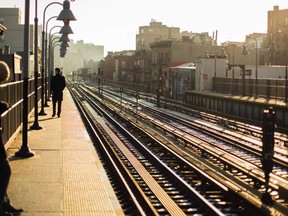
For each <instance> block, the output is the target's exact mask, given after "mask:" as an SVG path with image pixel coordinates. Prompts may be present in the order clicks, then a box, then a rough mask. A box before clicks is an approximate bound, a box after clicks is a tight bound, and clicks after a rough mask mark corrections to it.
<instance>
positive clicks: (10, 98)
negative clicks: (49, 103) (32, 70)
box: [0, 78, 41, 144]
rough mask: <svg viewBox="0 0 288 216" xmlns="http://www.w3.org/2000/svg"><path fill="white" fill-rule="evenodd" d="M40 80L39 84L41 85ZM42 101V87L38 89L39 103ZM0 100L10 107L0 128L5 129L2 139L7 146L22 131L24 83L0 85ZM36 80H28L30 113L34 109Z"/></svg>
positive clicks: (0, 119) (2, 117)
mask: <svg viewBox="0 0 288 216" xmlns="http://www.w3.org/2000/svg"><path fill="white" fill-rule="evenodd" d="M40 81H41V80H40V78H38V83H40ZM40 99H41V86H40V87H38V102H39V101H40ZM0 100H1V101H5V102H7V103H8V104H9V105H10V108H9V110H8V111H7V112H4V113H3V114H2V115H1V117H0V127H2V128H3V134H2V139H3V142H4V143H5V144H7V143H8V142H9V141H11V140H12V139H13V138H14V137H15V136H16V135H17V133H18V132H19V131H20V129H21V125H22V119H23V111H22V110H23V81H17V82H11V83H6V84H3V85H0ZM34 100H35V85H34V79H29V80H28V113H31V111H32V110H33V108H34Z"/></svg>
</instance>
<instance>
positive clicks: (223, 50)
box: [220, 47, 227, 58]
mask: <svg viewBox="0 0 288 216" xmlns="http://www.w3.org/2000/svg"><path fill="white" fill-rule="evenodd" d="M220 57H221V58H226V57H227V54H226V52H225V49H224V47H222V49H221V52H220Z"/></svg>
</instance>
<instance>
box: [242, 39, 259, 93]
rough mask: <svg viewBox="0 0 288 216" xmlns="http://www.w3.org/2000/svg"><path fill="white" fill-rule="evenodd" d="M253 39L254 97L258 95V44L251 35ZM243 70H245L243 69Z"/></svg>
mask: <svg viewBox="0 0 288 216" xmlns="http://www.w3.org/2000/svg"><path fill="white" fill-rule="evenodd" d="M251 38H253V39H254V40H255V85H256V89H255V97H256V98H257V97H258V45H257V39H256V38H254V37H251ZM244 72H245V71H244Z"/></svg>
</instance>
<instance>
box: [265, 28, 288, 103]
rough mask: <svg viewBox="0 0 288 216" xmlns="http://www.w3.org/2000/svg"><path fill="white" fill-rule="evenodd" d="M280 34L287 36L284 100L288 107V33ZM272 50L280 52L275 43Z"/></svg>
mask: <svg viewBox="0 0 288 216" xmlns="http://www.w3.org/2000/svg"><path fill="white" fill-rule="evenodd" d="M278 32H279V33H283V34H284V36H285V39H284V40H285V54H284V56H285V77H284V79H285V98H284V102H285V103H286V105H287V103H288V68H287V61H288V42H287V39H288V38H287V34H288V32H282V31H280V30H279V31H278ZM272 45H274V47H271V46H272ZM271 46H270V47H271V48H273V49H276V50H277V51H278V48H277V47H276V45H275V43H272V44H271ZM270 47H269V48H268V50H269V49H270Z"/></svg>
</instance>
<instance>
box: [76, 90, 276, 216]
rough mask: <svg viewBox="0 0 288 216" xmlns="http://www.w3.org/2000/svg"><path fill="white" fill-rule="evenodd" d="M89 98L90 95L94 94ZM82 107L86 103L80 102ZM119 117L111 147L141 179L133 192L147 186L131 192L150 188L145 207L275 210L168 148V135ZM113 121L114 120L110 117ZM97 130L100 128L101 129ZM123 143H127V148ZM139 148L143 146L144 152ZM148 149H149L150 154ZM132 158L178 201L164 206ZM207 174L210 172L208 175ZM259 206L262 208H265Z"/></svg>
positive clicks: (193, 210) (163, 209) (198, 211)
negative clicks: (159, 134)
mask: <svg viewBox="0 0 288 216" xmlns="http://www.w3.org/2000/svg"><path fill="white" fill-rule="evenodd" d="M74 92H75V90H74ZM75 95H78V98H79V100H80V101H82V103H84V102H83V101H85V103H87V100H88V98H85V99H84V98H83V97H84V96H83V95H82V96H80V93H75ZM89 97H91V95H90V96H89ZM93 101H95V99H93ZM92 104H93V103H92ZM79 106H80V105H79ZM81 106H83V105H81ZM86 106H87V107H90V108H89V110H90V111H89V112H88V113H90V115H89V116H91V113H94V114H93V116H94V118H95V116H98V115H99V114H95V112H96V111H93V110H94V108H93V109H92V108H91V107H92V105H91V104H90V105H86ZM93 106H96V105H95V104H94V105H93ZM84 107H85V106H84ZM86 109H87V108H86ZM101 109H103V107H102V108H101V107H96V110H101ZM113 109H115V108H113ZM119 112H120V111H119V110H118V111H117V113H119ZM123 113H124V112H122V114H123ZM101 115H104V114H103V113H102V114H101ZM108 116H109V115H108V114H105V118H108ZM113 116H114V117H115V116H116V114H115V113H114V114H113ZM98 117H99V116H98ZM99 118H100V117H99ZM117 118H119V119H121V123H120V124H119V123H116V122H114V123H113V127H112V123H110V124H111V125H110V129H111V128H112V131H114V133H116V135H115V137H118V141H117V142H115V141H114V142H111V143H114V145H113V146H114V148H113V149H114V150H111V151H112V152H117V153H118V154H117V155H118V156H115V158H121V159H122V164H125V162H126V163H127V164H126V168H125V170H126V169H128V168H127V167H129V168H131V167H133V168H131V169H132V171H131V170H130V171H126V172H127V173H130V175H132V174H135V176H134V178H133V179H134V181H136V182H137V179H138V180H139V181H138V184H135V183H134V185H138V186H134V189H133V190H130V192H131V191H134V190H135V188H138V187H140V188H141V186H139V185H144V186H145V187H144V189H143V188H142V192H141V190H140V192H135V193H134V192H133V193H132V194H134V196H135V194H138V195H139V194H143V193H144V192H145V191H149V192H148V193H144V194H145V195H146V196H147V197H146V198H144V200H147V199H148V200H154V202H151V203H150V204H146V205H147V206H149V208H148V207H145V208H144V209H145V210H146V209H151V212H154V213H155V212H157V213H158V214H170V213H172V212H169V211H172V210H171V209H170V210H169V208H168V206H170V205H171V206H175V209H176V206H177V208H178V209H180V210H181V211H182V212H183V213H184V214H204V215H205V214H207V213H208V212H210V211H211V212H213V211H215V212H214V213H213V214H219V215H221V214H234V215H241V214H244V213H245V212H246V211H247V209H249V212H250V213H251V211H255V212H254V213H255V214H254V215H262V214H263V212H264V214H266V213H267V211H271V210H272V211H275V209H273V208H270V207H268V206H267V207H265V208H263V206H262V207H261V205H262V204H261V203H260V202H259V200H258V201H255V197H253V196H250V195H249V197H250V198H251V199H250V201H248V202H247V200H243V196H245V197H246V199H247V196H248V194H245V193H244V192H243V193H242V194H240V193H239V192H235V191H234V190H236V188H237V186H236V184H235V185H233V183H232V182H230V186H229V187H227V186H224V184H223V183H221V182H220V181H218V182H217V180H215V179H217V178H215V176H217V174H215V172H218V170H217V169H214V170H212V169H211V168H209V171H207V170H206V171H205V169H204V171H203V170H202V169H199V167H197V166H195V165H193V164H192V163H191V162H189V161H187V160H186V159H187V156H185V157H183V156H180V155H179V151H178V153H175V152H174V151H172V150H171V149H170V148H167V142H168V141H169V140H167V139H166V138H165V136H160V138H159V137H158V136H157V132H150V135H149V133H147V131H144V130H143V129H139V128H136V125H137V124H136V123H135V121H134V120H133V119H132V120H131V122H132V123H131V122H130V123H129V122H127V121H125V122H123V119H125V120H127V118H130V117H127V116H122V117H119V116H117ZM99 121H100V119H98V120H97V122H99ZM110 121H113V120H110ZM92 122H93V121H92ZM94 122H95V120H94ZM90 124H91V123H90ZM98 124H99V123H98ZM96 125H97V124H96ZM105 125H106V126H107V122H105V123H103V124H102V125H101V127H100V126H99V125H98V127H99V128H102V133H103V137H105V133H107V130H108V129H107V128H106V129H105V130H103V127H104V126H105ZM121 125H125V127H126V129H125V128H123V127H122V126H121ZM94 127H96V126H95V125H94ZM120 128H122V129H120ZM98 130H99V131H101V130H100V129H98ZM125 131H126V132H125ZM128 131H129V132H131V131H134V132H135V133H136V134H134V135H129V134H130V133H129V132H128ZM98 133H99V132H98ZM151 133H152V135H151ZM153 133H154V134H153ZM106 136H107V134H106ZM135 136H136V139H135ZM108 137H109V136H108ZM119 137H120V138H119ZM127 137H130V138H127ZM133 137H134V140H133V139H132V138H133ZM164 138H165V139H164ZM103 139H104V138H102V139H100V138H98V140H102V141H101V142H103ZM104 140H110V141H111V137H110V138H106V139H104ZM119 140H120V141H121V142H122V147H119V146H118V148H117V147H115V143H118V144H119V143H121V142H120V141H119ZM131 140H132V141H131ZM160 140H162V141H160ZM163 140H165V142H163ZM112 141H113V139H112ZM136 143H137V148H136V147H135V145H136ZM147 143H149V149H148V148H147ZM110 145H111V144H110ZM124 146H126V148H125V147H124ZM133 147H134V149H133ZM111 149H112V148H111ZM121 149H122V150H121ZM123 149H124V150H123ZM127 149H128V150H127ZM139 149H141V152H140V150H139ZM152 149H153V151H152ZM120 150H121V151H120ZM129 150H130V151H129ZM125 152H126V154H125ZM127 152H130V153H127ZM147 152H149V154H148V153H147ZM110 154H111V153H110ZM115 158H114V161H115ZM131 158H136V159H135V161H138V162H135V163H137V164H138V163H142V166H141V168H142V169H143V170H144V168H145V169H146V170H149V171H146V172H147V173H149V174H150V176H152V177H150V178H151V179H153V181H155V182H156V183H157V184H156V185H158V189H159V190H160V188H162V189H161V190H163V191H164V192H163V194H167V195H166V196H167V199H168V200H173V198H171V194H174V195H173V196H172V197H174V198H175V197H176V198H177V197H178V198H177V199H176V200H177V201H174V203H175V204H169V205H168V206H167V205H164V204H163V203H162V202H166V199H164V200H165V201H164V200H161V199H160V200H159V197H162V196H163V194H161V195H159V194H158V195H157V196H155V193H156V192H155V190H152V189H151V188H150V189H149V187H148V186H147V182H150V181H149V180H146V181H145V180H144V182H143V176H146V175H143V176H141V175H140V176H139V172H138V171H136V172H135V170H136V168H135V166H131V164H132V162H131V161H130V160H132V159H131ZM105 161H106V160H105ZM119 161H120V160H119ZM123 161H124V162H123ZM152 162H153V163H152ZM160 162H161V163H162V165H160V164H161V163H160ZM105 163H107V162H105ZM119 163H120V162H119ZM198 163H199V162H198ZM201 163H202V165H203V162H201ZM120 164H121V163H120ZM133 164H134V163H133ZM138 166H140V165H139V164H138ZM121 167H125V166H124V165H121ZM136 167H137V166H136ZM164 168H167V170H168V171H167V170H166V171H164ZM118 169H119V168H118ZM123 169H124V168H123ZM206 169H207V168H206ZM119 170H120V169H119ZM140 170H141V169H140ZM154 171H155V172H154ZM171 171H174V174H171V173H172V172H171ZM134 172H135V173H134ZM213 172H214V174H213ZM112 173H113V172H112ZM115 173H116V172H115ZM120 173H124V172H123V171H122V172H120ZM131 173H132V174H131ZM164 173H165V175H163V174H164ZM166 173H167V174H166ZM207 173H209V175H208V174H207ZM147 175H148V174H147ZM213 175H214V177H213V178H211V176H213ZM128 176H129V175H128ZM132 176H133V175H132ZM122 178H124V177H122ZM125 179H127V177H125ZM151 179H150V180H151ZM183 179H184V180H183ZM176 180H177V183H176ZM178 180H179V182H182V183H179V182H178ZM131 181H132V180H131ZM227 181H228V180H227ZM129 182H130V181H129ZM132 182H133V181H132ZM163 182H165V183H164V184H163ZM231 185H233V186H231ZM165 186H169V187H168V191H166V192H165V189H166V188H165ZM151 187H152V188H153V186H151ZM155 187H156V186H155ZM132 188H133V187H132ZM163 188H165V189H163ZM183 188H184V190H183ZM169 190H171V191H170V192H169ZM237 190H239V188H237ZM237 190H236V191H237ZM128 191H129V190H128ZM143 191H144V192H143ZM156 191H157V190H156ZM196 192H198V193H196ZM126 193H127V192H126ZM147 194H148V195H149V196H148V195H147ZM150 194H151V196H152V197H154V198H153V199H152V198H151V196H150ZM175 194H176V195H175ZM192 194H194V195H192ZM232 194H234V195H232ZM244 194H245V195H244ZM138 195H137V196H138ZM143 197H145V196H143ZM168 197H170V198H168ZM213 199H214V200H213ZM128 200H133V199H131V198H130V199H128ZM136 200H137V199H136ZM179 200H181V201H182V202H179ZM195 200H197V202H196V205H195ZM142 202H144V201H141V203H142ZM144 203H145V202H144ZM235 203H236V204H235ZM204 204H205V205H207V204H209V205H208V206H207V207H205V208H204V209H201V208H200V209H199V206H204ZM138 205H139V206H141V205H142V204H141V205H140V204H138ZM138 205H135V206H138ZM151 205H152V206H154V207H155V206H158V208H152V207H151ZM210 205H211V206H210ZM129 206H131V205H129ZM159 206H160V207H159ZM183 206H184V207H183ZM209 206H210V207H209ZM167 208H168V209H167ZM129 209H130V208H129ZM133 209H134V208H133ZM135 209H136V208H135ZM152 209H154V210H152ZM172 209H174V208H172ZM208 209H209V210H208ZM213 209H214V210H213ZM240 209H241V210H240ZM252 209H254V210H252ZM260 209H262V211H261V210H260ZM263 209H264V210H263ZM180 210H179V211H180ZM142 211H143V209H142ZM140 212H141V211H140ZM211 212H210V213H211ZM246 213H248V212H246Z"/></svg>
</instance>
